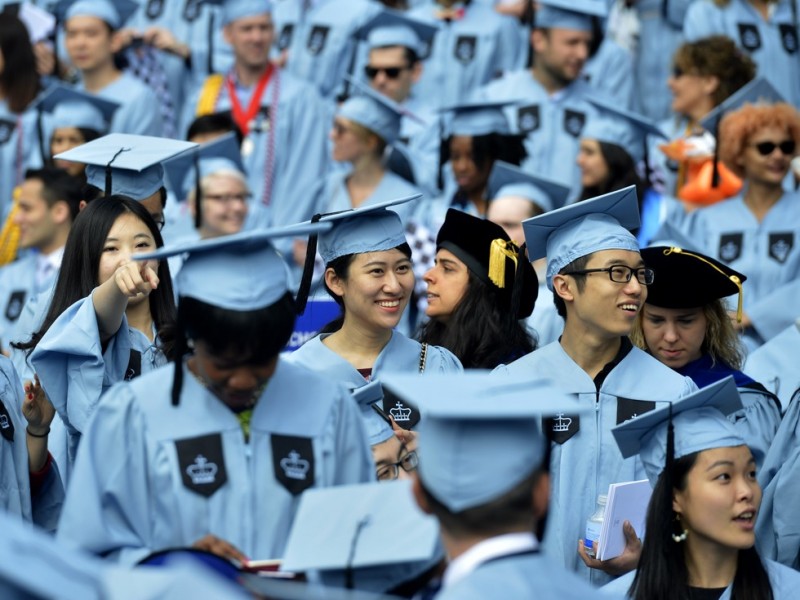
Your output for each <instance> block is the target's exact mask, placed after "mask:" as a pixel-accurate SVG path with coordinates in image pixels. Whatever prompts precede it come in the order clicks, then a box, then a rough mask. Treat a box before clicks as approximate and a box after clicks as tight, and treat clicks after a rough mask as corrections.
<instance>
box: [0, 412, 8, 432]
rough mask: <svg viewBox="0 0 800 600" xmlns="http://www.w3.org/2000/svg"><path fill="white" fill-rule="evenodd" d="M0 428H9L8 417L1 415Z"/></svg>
mask: <svg viewBox="0 0 800 600" xmlns="http://www.w3.org/2000/svg"><path fill="white" fill-rule="evenodd" d="M0 429H8V417H7V416H5V415H0Z"/></svg>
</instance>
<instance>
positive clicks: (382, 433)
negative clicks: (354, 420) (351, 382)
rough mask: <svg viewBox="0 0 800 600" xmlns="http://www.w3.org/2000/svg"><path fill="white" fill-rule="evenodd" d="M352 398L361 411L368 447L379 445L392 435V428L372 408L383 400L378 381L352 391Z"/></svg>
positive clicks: (381, 389)
mask: <svg viewBox="0 0 800 600" xmlns="http://www.w3.org/2000/svg"><path fill="white" fill-rule="evenodd" d="M353 398H354V399H355V401H356V402H357V403H358V407H359V408H360V409H361V417H362V419H363V422H364V427H365V428H366V430H367V438H368V439H369V445H370V446H374V445H376V444H381V443H383V442H385V441H386V440H388V439H389V438H391V437H392V436H393V435H394V430H393V429H392V426H391V425H390V424H389V423H388V421H386V419H384V418H383V417H382V416H381V415H380V414H379V413H378V411H376V410H375V409H374V408H373V406H375V405H376V403H378V402H380V401H381V400H383V388H382V387H381V384H380V382H379V381H370V382H369V383H368V384H366V385H362V386H361V387H357V388H355V389H353Z"/></svg>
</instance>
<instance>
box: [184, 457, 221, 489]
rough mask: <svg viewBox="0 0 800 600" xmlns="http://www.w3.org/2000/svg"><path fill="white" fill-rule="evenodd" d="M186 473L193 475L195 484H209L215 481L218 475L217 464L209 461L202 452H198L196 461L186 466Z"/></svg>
mask: <svg viewBox="0 0 800 600" xmlns="http://www.w3.org/2000/svg"><path fill="white" fill-rule="evenodd" d="M186 473H187V474H188V475H189V477H191V479H192V483H193V484H195V485H208V484H210V483H214V479H216V477H217V465H216V464H214V463H213V462H208V459H207V458H206V457H205V456H203V455H202V454H198V455H197V457H196V458H195V459H194V463H193V464H191V465H189V466H188V467H187V468H186Z"/></svg>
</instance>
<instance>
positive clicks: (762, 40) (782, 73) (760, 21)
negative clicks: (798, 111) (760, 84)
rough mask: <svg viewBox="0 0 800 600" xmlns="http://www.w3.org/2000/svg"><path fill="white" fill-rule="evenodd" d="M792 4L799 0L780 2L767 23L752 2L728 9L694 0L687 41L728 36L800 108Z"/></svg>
mask: <svg viewBox="0 0 800 600" xmlns="http://www.w3.org/2000/svg"><path fill="white" fill-rule="evenodd" d="M792 2H796V0H779V1H778V2H777V3H776V4H775V7H774V12H773V13H772V15H771V16H770V18H769V19H768V20H764V18H763V17H762V16H761V14H760V13H759V12H758V11H757V10H756V9H755V8H754V7H753V5H752V4H750V2H748V0H731V2H730V3H728V5H727V6H725V7H724V8H721V7H718V6H717V5H716V4H714V2H712V0H694V2H692V4H691V5H690V6H689V10H688V12H687V13H686V19H685V21H684V24H683V33H684V35H685V37H686V40H687V41H695V40H698V39H701V38H704V37H708V36H710V35H720V34H721V35H727V36H728V37H730V38H731V39H732V40H733V41H734V42H736V44H737V45H738V46H739V47H740V48H742V49H743V50H744V51H746V52H747V53H748V54H749V55H750V57H751V58H752V59H753V60H754V61H755V63H756V66H757V67H758V73H759V75H761V76H763V77H766V78H767V79H768V80H769V82H770V83H771V84H772V85H773V86H775V89H777V90H778V91H779V92H780V93H781V95H782V96H783V97H784V98H786V100H787V101H788V102H789V103H791V104H794V105H795V106H800V49H799V48H798V46H799V45H800V44H798V35H800V34H799V33H798V27H797V15H796V14H793V11H792V4H791V3H792ZM795 8H797V7H796V6H795Z"/></svg>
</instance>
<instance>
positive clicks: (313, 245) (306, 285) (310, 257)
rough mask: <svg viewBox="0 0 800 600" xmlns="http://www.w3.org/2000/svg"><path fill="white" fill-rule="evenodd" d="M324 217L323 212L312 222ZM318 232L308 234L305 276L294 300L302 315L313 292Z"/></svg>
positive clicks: (297, 309) (304, 266)
mask: <svg viewBox="0 0 800 600" xmlns="http://www.w3.org/2000/svg"><path fill="white" fill-rule="evenodd" d="M321 218H322V215H321V214H316V215H314V216H313V217H311V222H312V223H318V222H319V220H320V219H321ZM317 239H318V236H317V234H316V233H312V234H311V235H310V236H308V246H307V247H306V260H305V263H304V264H303V277H302V278H301V279H300V287H299V288H298V290H297V298H296V299H295V301H294V307H295V312H296V313H297V314H298V315H302V314H303V313H304V312H305V311H306V305H307V304H308V295H309V294H310V293H311V279H312V278H313V277H314V260H315V259H316V257H317Z"/></svg>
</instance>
